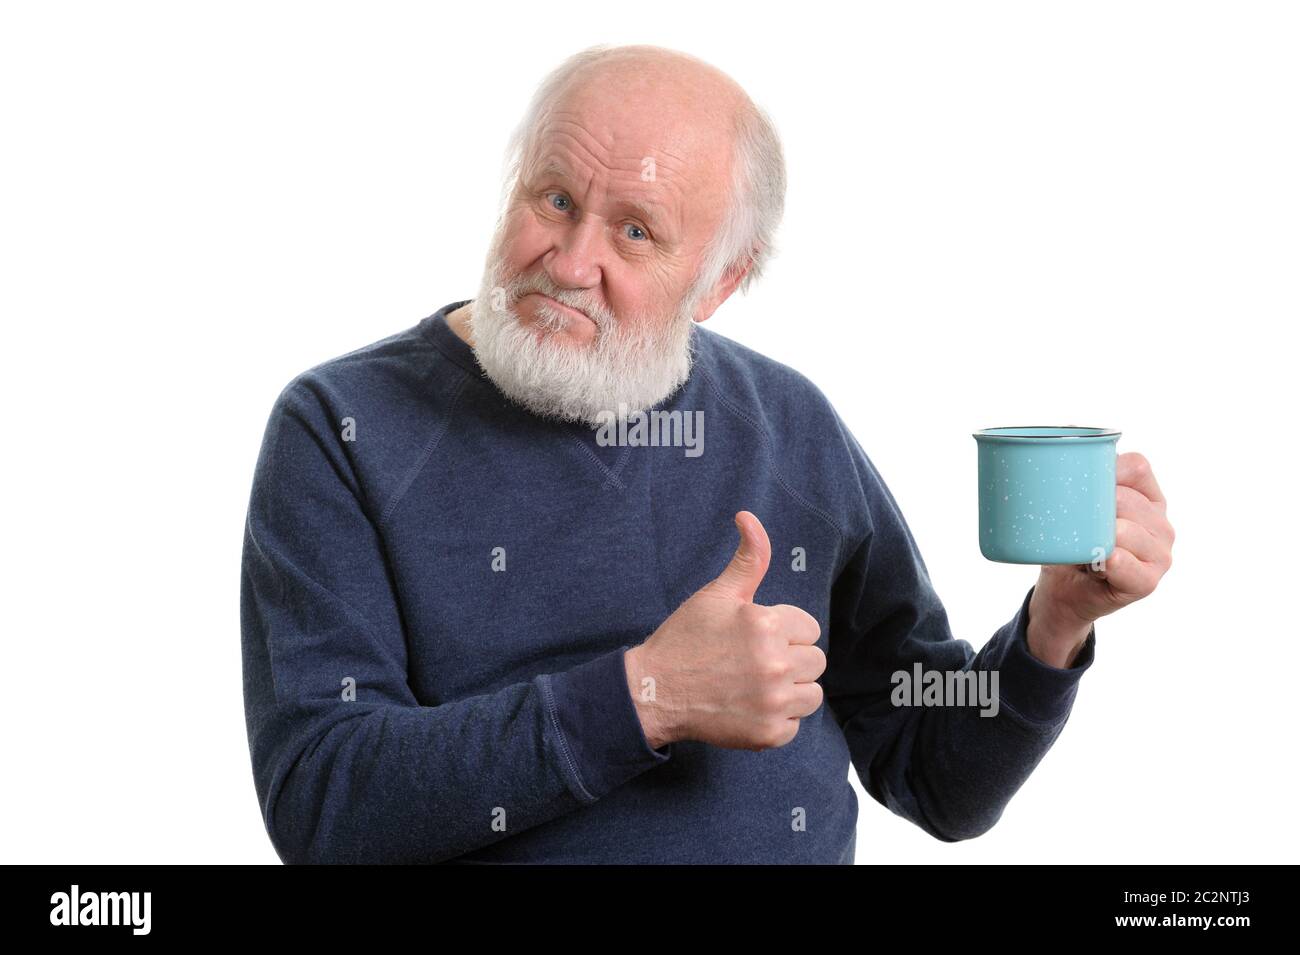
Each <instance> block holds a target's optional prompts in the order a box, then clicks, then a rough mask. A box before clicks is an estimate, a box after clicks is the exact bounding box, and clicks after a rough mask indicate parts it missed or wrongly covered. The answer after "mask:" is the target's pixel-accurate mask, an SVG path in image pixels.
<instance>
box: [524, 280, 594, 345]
mask: <svg viewBox="0 0 1300 955" xmlns="http://www.w3.org/2000/svg"><path fill="white" fill-rule="evenodd" d="M505 289H506V298H507V300H508V301H509V304H510V305H512V306H513V305H514V304H515V303H516V302H518V301H519V300H520V299H521V298H523V297H524V296H525V295H532V294H533V293H538V294H541V295H545V296H547V297H548V298H553V299H555V301H557V302H559V303H560V304H561V305H567V306H568V307H569V308H572V309H575V310H577V311H579V312H582V314H584V315H586V316H587V317H588V318H590V319H591V320H592V321H593V322H594V323H595V324H596V327H597V328H598V329H600V330H602V331H603V330H604V329H606V328H608V327H609V326H611V325H613V324H614V315H613V313H612V312H610V311H609V310H608V309H607V308H605V306H604V305H602V304H601V303H600V302H597V301H595V299H594V298H593V297H592V296H591V295H589V294H586V293H582V292H575V291H573V290H571V289H562V288H560V287H558V286H556V285H554V284H553V283H551V282H550V281H549V280H548V279H546V278H544V277H542V276H536V275H533V276H516V277H514V278H513V279H511V280H510V281H509V282H508V283H506V284H505ZM556 323H557V324H558V320H557V322H556Z"/></svg>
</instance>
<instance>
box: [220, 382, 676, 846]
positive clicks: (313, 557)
mask: <svg viewBox="0 0 1300 955" xmlns="http://www.w3.org/2000/svg"><path fill="white" fill-rule="evenodd" d="M325 404H326V402H325V401H324V400H323V399H322V398H321V397H320V395H319V394H317V393H316V390H315V389H314V388H313V387H312V386H311V385H310V383H308V382H306V381H305V380H304V377H303V376H300V377H299V378H298V379H295V381H294V382H292V383H290V385H289V386H287V387H286V388H285V390H284V391H283V392H282V393H281V395H280V396H279V398H278V399H277V401H276V403H275V406H274V408H273V409H272V412H271V416H270V420H269V422H268V424H267V428H266V433H265V436H264V438H263V443H262V447H261V451H260V454H259V456H258V461H257V467H256V471H255V474H254V479H253V488H252V494H251V497H250V501H249V508H248V517H247V521H246V524H245V528H244V539H243V559H242V576H241V594H240V596H241V629H242V652H243V683H244V709H245V717H246V725H247V730H248V741H249V748H250V752H251V756H252V768H253V778H254V784H255V788H256V791H257V798H258V802H259V805H260V808H261V811H262V815H263V821H264V823H265V826H266V830H267V833H268V835H269V836H270V838H271V842H272V844H273V846H274V847H275V850H276V852H277V853H278V854H279V856H280V858H281V859H282V860H283V861H284V862H287V863H322V862H349V863H432V862H440V861H445V860H448V859H452V858H455V857H456V856H459V855H462V854H464V853H466V852H470V851H471V850H474V849H476V848H479V847H482V846H486V845H488V844H490V843H494V842H497V841H499V840H501V839H504V838H508V837H509V836H510V835H512V834H514V833H518V832H520V831H521V830H525V829H528V828H530V827H533V826H536V825H539V824H541V823H543V822H546V821H548V820H550V819H553V818H556V817H557V816H560V815H562V814H564V813H569V812H572V811H574V810H577V809H580V808H582V807H583V806H586V805H589V804H590V803H592V802H595V801H596V800H598V799H600V798H601V797H602V796H604V795H605V794H607V793H609V792H610V791H611V790H613V789H614V788H615V787H617V786H619V785H621V784H622V783H624V782H626V781H627V780H629V779H631V778H632V777H633V776H635V775H637V774H638V773H641V772H644V771H645V770H647V769H649V768H651V767H654V766H657V765H659V764H661V763H664V762H666V761H667V760H668V759H669V758H670V757H671V755H672V745H671V744H669V745H668V746H665V747H663V748H662V749H659V750H655V749H651V748H650V746H649V743H648V742H647V740H646V737H645V735H644V733H643V731H642V729H641V723H640V720H639V719H638V717H637V713H636V707H635V705H634V703H633V700H632V696H631V693H630V691H629V688H628V685H627V677H626V674H625V670H624V665H623V653H624V651H625V650H626V649H627V647H620V648H618V649H617V650H612V651H609V652H606V653H603V654H601V655H598V656H595V657H594V658H592V659H589V660H587V661H585V662H583V663H581V664H579V665H577V666H574V667H572V668H570V669H567V670H563V671H557V672H553V673H543V674H539V675H538V676H536V677H535V678H533V679H531V680H529V681H527V682H521V683H516V684H514V685H511V686H506V687H504V688H501V689H499V690H496V691H495V692H490V693H483V694H481V695H476V696H471V697H468V698H463V699H457V700H451V701H446V702H440V703H439V704H438V705H436V706H425V705H421V703H420V701H419V700H417V699H416V697H415V695H414V693H413V691H412V689H411V686H410V683H409V681H408V674H407V656H406V654H407V649H406V648H407V642H406V637H407V635H406V633H405V631H404V629H403V617H402V608H401V606H400V602H399V600H398V597H397V595H396V593H395V591H394V587H393V583H392V577H391V574H390V572H389V569H388V564H387V561H386V556H385V551H384V548H383V544H382V540H381V537H380V534H379V532H378V530H377V525H376V523H375V521H374V520H373V519H372V518H373V515H374V513H375V508H374V506H373V502H370V501H368V500H367V498H366V494H365V491H364V489H363V488H362V486H361V483H360V482H359V481H358V478H357V476H356V472H355V470H354V468H353V467H352V465H351V461H350V458H349V454H348V453H347V450H346V448H345V445H346V443H345V442H344V441H342V440H341V436H340V434H339V433H338V432H336V431H335V430H334V428H333V423H332V416H330V415H329V414H327V413H326V411H325V407H324V406H325Z"/></svg>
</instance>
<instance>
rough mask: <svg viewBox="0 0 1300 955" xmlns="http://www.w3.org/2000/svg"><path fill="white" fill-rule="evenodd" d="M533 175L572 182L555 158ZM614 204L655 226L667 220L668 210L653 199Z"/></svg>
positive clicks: (661, 225) (567, 171) (624, 201)
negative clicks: (556, 177)
mask: <svg viewBox="0 0 1300 955" xmlns="http://www.w3.org/2000/svg"><path fill="white" fill-rule="evenodd" d="M533 175H534V176H546V175H556V176H559V177H560V178H561V179H566V180H568V181H569V182H573V176H571V175H570V174H569V170H568V169H567V168H565V166H564V164H563V163H561V162H560V161H559V160H558V159H555V158H551V159H549V160H547V161H546V162H545V163H544V164H543V165H542V166H541V167H539V168H538V169H536V170H534V172H533ZM615 204H616V205H618V206H619V207H621V208H624V209H631V210H633V211H634V212H637V213H639V214H640V215H641V216H642V217H643V218H644V219H646V221H648V222H650V223H651V224H652V225H654V226H655V227H656V228H662V227H665V226H666V224H667V222H668V210H667V209H665V208H664V206H663V205H662V204H661V203H659V202H656V201H654V200H653V199H646V200H639V199H631V198H627V199H618V200H616V201H615Z"/></svg>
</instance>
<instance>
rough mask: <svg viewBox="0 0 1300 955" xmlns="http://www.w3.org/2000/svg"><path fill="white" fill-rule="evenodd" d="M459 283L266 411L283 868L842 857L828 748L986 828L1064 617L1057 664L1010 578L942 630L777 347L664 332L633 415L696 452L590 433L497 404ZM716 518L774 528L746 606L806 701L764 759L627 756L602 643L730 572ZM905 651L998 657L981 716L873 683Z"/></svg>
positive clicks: (859, 466)
mask: <svg viewBox="0 0 1300 955" xmlns="http://www.w3.org/2000/svg"><path fill="white" fill-rule="evenodd" d="M463 304H465V302H464V301H459V302H454V303H452V304H449V305H446V306H444V307H443V308H441V309H439V310H438V311H437V312H436V313H434V314H433V315H431V316H429V317H427V318H425V319H423V320H422V321H420V322H419V323H418V324H416V325H415V326H413V327H411V328H409V329H407V330H406V331H403V332H400V333H398V334H395V335H392V336H390V337H388V338H385V339H383V340H381V341H378V342H375V343H373V344H371V345H368V346H366V347H364V348H361V349H359V350H357V351H354V352H351V353H349V354H347V355H343V356H341V357H338V358H335V359H332V360H330V361H327V362H325V363H323V364H321V365H318V366H316V367H314V368H311V369H310V370H307V371H305V372H303V373H302V374H300V375H298V376H297V377H296V378H295V379H294V380H293V381H291V382H290V383H289V384H288V385H287V386H286V387H285V388H284V390H283V391H282V392H281V394H280V395H279V397H278V398H277V400H276V401H275V403H274V406H273V408H272V410H271V414H270V420H269V423H268V424H267V427H266V432H265V437H264V441H263V444H262V448H261V452H260V455H259V457H258V461H257V467H256V472H255V475H254V480H253V487H252V494H251V499H250V502H249V508H248V520H247V523H246V525H245V534H244V549H243V563H242V581H241V620H242V637H243V640H242V645H243V673H244V702H245V712H246V716H247V729H248V740H249V746H250V750H251V756H252V768H253V777H254V782H255V787H256V790H257V798H258V801H259V804H260V807H261V810H262V813H263V818H264V822H265V825H266V829H267V833H268V834H269V836H270V839H271V842H272V844H273V845H274V847H275V849H276V851H277V853H278V854H279V856H280V858H281V859H283V860H284V861H285V862H290V863H294V862H392V863H434V862H457V863H470V862H476V863H488V862H578V863H581V862H728V863H737V862H783V863H794V862H817V863H824V862H845V863H848V862H852V861H854V843H855V839H854V832H855V824H856V821H857V813H858V805H857V799H856V797H855V795H854V792H853V788H852V787H851V786H850V784H849V776H848V774H849V771H850V768H851V767H852V768H853V769H855V770H856V772H857V774H858V777H859V779H860V780H861V781H862V784H863V786H864V788H865V789H866V791H867V792H868V793H870V795H871V796H872V797H873V798H874V799H875V800H877V801H878V802H880V803H881V804H882V805H884V806H886V807H888V808H889V809H890V810H892V811H893V812H895V813H897V814H899V815H900V816H902V817H904V818H906V819H909V820H911V821H912V822H913V823H915V824H916V825H917V826H919V827H920V828H921V829H923V830H924V831H925V832H927V833H929V834H930V835H931V836H933V837H935V838H936V839H941V840H945V841H956V840H959V839H968V838H971V837H973V836H978V835H979V834H981V833H983V832H985V831H986V830H987V829H989V827H990V826H992V825H993V824H994V823H995V822H996V821H997V820H998V818H999V817H1000V816H1001V814H1002V812H1003V810H1004V808H1005V807H1006V805H1007V803H1008V801H1009V800H1010V799H1011V797H1012V796H1013V795H1014V794H1015V792H1016V791H1017V789H1019V787H1020V786H1021V784H1022V783H1023V782H1024V781H1025V779H1026V778H1027V777H1028V775H1029V774H1030V772H1032V770H1033V769H1034V767H1035V766H1036V765H1037V764H1038V762H1039V760H1040V759H1042V757H1043V755H1044V754H1045V753H1046V752H1047V750H1048V748H1049V747H1050V746H1051V745H1052V743H1053V742H1054V741H1055V739H1056V737H1057V735H1058V734H1059V733H1060V732H1061V730H1062V728H1063V727H1064V725H1065V722H1066V720H1067V718H1068V717H1069V713H1070V709H1071V707H1072V705H1073V701H1074V696H1075V692H1076V688H1077V684H1078V682H1079V679H1080V678H1081V676H1082V674H1083V672H1084V671H1085V670H1087V668H1088V667H1089V666H1091V664H1092V660H1093V655H1094V648H1095V630H1094V631H1093V632H1092V633H1090V634H1089V636H1088V641H1087V644H1086V645H1085V647H1084V648H1083V650H1082V652H1081V653H1080V654H1079V657H1078V659H1077V661H1076V663H1075V665H1074V666H1073V667H1071V668H1070V669H1059V668H1056V667H1053V666H1050V665H1047V664H1045V663H1043V662H1041V661H1039V660H1038V659H1037V658H1035V657H1033V656H1032V655H1031V654H1030V653H1029V649H1028V645H1027V643H1026V631H1025V628H1026V624H1027V620H1028V605H1029V598H1030V596H1031V595H1032V593H1033V589H1032V588H1030V590H1029V591H1028V592H1027V593H1026V594H1025V597H1024V599H1023V601H1022V602H1021V604H1020V606H1019V608H1018V609H1016V610H1015V612H1014V614H1013V616H1012V617H1011V619H1010V620H1009V621H1008V622H1007V623H1005V624H1004V625H1003V626H1002V627H1000V628H999V629H998V630H997V631H996V632H995V633H994V634H993V636H992V638H991V639H990V640H989V641H988V642H987V643H986V644H985V645H984V646H983V647H982V648H981V650H980V651H979V653H975V652H974V651H973V649H972V647H971V645H970V644H969V643H967V642H966V641H965V640H958V639H955V638H954V636H953V634H952V632H951V630H950V627H949V623H948V619H947V615H946V612H945V610H944V607H943V605H942V603H941V602H940V600H939V597H938V595H937V594H936V593H935V591H934V588H933V586H932V585H931V582H930V579H929V576H928V574H927V572H926V568H925V563H924V562H923V560H922V559H921V554H920V552H919V550H918V549H917V544H916V541H915V540H914V539H913V537H912V534H911V532H910V530H909V529H908V525H907V524H906V522H905V521H904V519H903V515H902V514H901V513H900V511H899V509H898V505H897V504H896V503H895V501H894V498H893V496H892V495H891V494H890V492H889V490H888V488H887V487H886V486H885V483H884V481H883V480H882V478H881V476H880V474H879V473H878V472H877V470H876V468H875V466H874V464H873V463H872V461H871V460H870V458H868V456H867V455H866V454H865V453H864V451H863V450H862V448H861V446H860V445H859V444H858V442H857V440H856V439H855V438H854V437H853V435H852V434H851V433H850V432H849V430H848V428H847V427H846V426H845V424H844V422H843V421H842V420H841V419H840V418H839V416H838V415H837V413H836V412H835V411H834V410H833V408H832V407H831V405H830V404H829V402H828V401H827V399H826V398H825V396H824V395H823V394H822V393H821V391H820V390H819V389H818V388H817V387H816V386H815V385H813V384H812V383H811V382H810V381H809V380H808V379H806V378H805V377H803V376H802V375H801V374H799V373H798V372H796V371H794V370H793V369H791V368H789V367H787V366H785V365H783V364H781V363H779V362H777V361H774V360H772V359H770V358H766V357H764V356H763V355H760V354H758V353H757V352H754V351H752V350H751V349H748V348H746V347H744V346H742V345H740V344H738V343H737V342H734V341H732V340H730V339H728V338H726V337H723V336H722V335H719V334H717V333H715V332H711V331H709V330H708V329H706V328H705V327H703V326H701V325H696V326H694V328H693V330H692V335H693V348H694V350H695V365H694V367H693V369H692V371H691V374H690V377H689V379H688V380H687V381H686V383H685V384H684V385H683V386H682V387H681V388H680V389H679V390H678V391H677V392H676V393H675V394H674V395H672V396H671V397H670V398H668V399H667V400H665V401H664V402H661V403H660V405H658V406H656V409H655V410H660V411H678V410H680V411H682V412H684V413H689V414H691V415H692V418H693V419H694V420H697V421H702V422H703V431H702V434H701V435H697V436H696V437H695V440H696V442H697V446H698V447H697V449H694V450H693V449H692V448H690V447H687V446H684V445H679V446H671V445H670V446H664V445H662V444H661V445H659V446H653V445H650V446H647V445H646V444H645V443H644V442H642V443H641V444H640V445H637V444H635V443H634V441H625V442H624V443H623V444H622V445H621V446H620V445H618V444H615V445H610V444H609V443H608V441H603V440H602V436H601V433H600V432H599V431H597V430H594V429H592V428H591V427H588V426H584V425H579V424H566V423H561V422H557V421H552V420H549V419H544V418H540V417H538V416H536V415H533V414H531V413H529V412H527V411H526V410H524V409H522V408H521V407H519V406H517V405H515V404H513V403H511V402H510V401H508V400H507V399H506V398H505V397H504V396H503V395H502V394H501V392H499V391H498V390H497V389H496V387H495V386H494V385H493V384H492V382H491V380H490V379H488V378H486V377H485V376H484V375H483V373H482V372H481V370H480V369H479V367H478V365H477V363H476V361H475V359H474V354H473V351H472V349H471V348H470V347H469V346H468V345H467V344H466V343H465V342H464V341H462V340H461V339H460V338H459V337H458V336H457V335H456V334H455V333H454V332H453V331H452V330H451V328H450V327H449V326H448V325H447V322H446V315H447V313H449V312H451V311H454V310H455V309H456V308H458V307H460V306H461V305H463ZM697 411H698V412H702V415H701V416H695V415H694V412H697ZM683 417H684V415H683ZM701 437H702V439H703V440H702V442H700V441H699V439H700V438H701ZM740 510H749V511H752V512H753V513H754V514H755V515H757V516H758V518H759V519H760V520H761V521H762V523H763V525H764V527H765V528H766V529H767V533H768V536H769V538H770V540H771V543H772V561H771V565H770V569H769V570H768V573H767V576H766V577H765V578H764V579H763V582H762V585H761V586H760V587H759V589H758V591H757V593H756V594H755V596H754V600H755V602H756V603H760V604H768V605H770V604H779V603H788V604H795V605H797V606H799V607H802V608H803V609H804V610H806V611H807V612H808V613H810V614H812V615H813V616H814V617H815V618H816V619H817V621H818V623H819V624H820V626H821V633H822V635H821V638H820V641H819V644H818V645H819V646H820V647H821V648H822V650H823V651H824V652H825V653H826V655H827V669H826V672H825V673H824V674H823V675H822V678H821V681H820V682H821V683H822V685H823V689H824V691H825V696H824V702H823V705H822V706H821V708H820V709H818V710H817V711H816V712H815V713H813V714H812V715H811V716H809V717H807V718H805V719H803V720H802V721H801V722H800V727H799V731H798V734H797V735H796V736H795V738H794V739H793V740H792V741H791V742H790V743H788V744H787V745H785V746H781V747H777V748H774V749H769V750H765V751H762V752H754V751H748V750H731V749H724V748H721V747H718V746H713V745H709V744H705V743H701V742H697V741H688V740H681V741H677V742H673V743H670V744H668V745H665V746H664V747H662V748H661V749H658V750H656V749H652V748H651V747H650V745H649V744H648V742H647V741H646V737H645V734H644V731H643V729H642V727H641V724H640V721H639V719H638V717H637V712H636V707H635V703H634V701H633V698H632V694H631V691H630V690H629V686H628V682H627V676H626V671H625V669H624V662H623V654H624V652H625V651H626V650H627V649H628V648H629V647H632V646H635V645H637V644H639V643H641V642H642V641H644V640H645V639H646V638H647V637H648V636H650V634H651V633H653V632H654V630H655V629H656V628H657V627H658V626H659V625H660V624H661V623H662V622H663V621H664V619H665V618H667V617H668V615H669V614H670V613H671V612H672V611H673V610H674V609H675V608H676V607H677V606H678V605H680V604H681V603H682V602H683V601H684V600H685V599H686V598H687V597H689V596H690V595H691V594H692V593H694V592H695V591H696V590H698V589H699V588H700V587H702V586H703V585H704V584H706V583H708V582H709V581H711V580H713V579H714V578H715V577H717V576H718V574H719V573H720V572H721V571H722V569H723V567H725V566H726V565H727V564H728V562H729V561H730V560H731V557H732V555H733V554H734V552H735V549H736V546H737V543H738V540H739V537H738V534H737V532H736V529H735V525H734V523H733V517H734V515H735V514H736V512H737V511H740ZM918 665H919V666H920V667H921V668H922V669H923V671H960V670H966V669H972V668H974V669H976V670H979V669H984V670H989V671H994V670H996V671H997V672H998V676H999V681H998V693H999V705H998V708H997V710H996V715H993V716H989V715H982V713H986V712H988V707H984V708H983V709H981V708H979V707H976V706H973V705H966V706H924V705H922V706H916V705H912V706H904V705H898V704H899V699H898V698H897V695H896V686H897V682H896V679H895V677H894V674H896V673H897V672H899V671H906V672H909V673H911V674H914V675H915V674H917V673H918V671H917V669H916V667H917V666H918ZM914 702H915V701H914Z"/></svg>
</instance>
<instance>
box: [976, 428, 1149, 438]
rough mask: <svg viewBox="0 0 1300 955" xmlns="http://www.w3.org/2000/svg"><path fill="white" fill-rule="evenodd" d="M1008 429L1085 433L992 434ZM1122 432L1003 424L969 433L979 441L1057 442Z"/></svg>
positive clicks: (1106, 436)
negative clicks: (1076, 431)
mask: <svg viewBox="0 0 1300 955" xmlns="http://www.w3.org/2000/svg"><path fill="white" fill-rule="evenodd" d="M1010 428H1044V429H1046V430H1049V431H1050V430H1058V431H1064V430H1065V429H1067V428H1075V429H1078V430H1079V431H1082V432H1085V433H1083V434H994V433H993V432H995V431H1004V430H1007V429H1010ZM1122 433H1123V432H1121V431H1119V430H1117V429H1115V428H1098V427H1094V426H1092V425H1084V424H1004V425H999V426H997V427H995V428H983V429H981V430H979V431H973V432H971V437H973V438H975V439H976V440H979V439H980V438H998V439H1001V440H1006V441H1059V440H1067V441H1069V440H1078V439H1080V438H1115V437H1119V436H1120V435H1121V434H1122Z"/></svg>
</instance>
